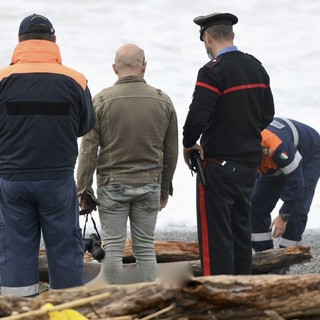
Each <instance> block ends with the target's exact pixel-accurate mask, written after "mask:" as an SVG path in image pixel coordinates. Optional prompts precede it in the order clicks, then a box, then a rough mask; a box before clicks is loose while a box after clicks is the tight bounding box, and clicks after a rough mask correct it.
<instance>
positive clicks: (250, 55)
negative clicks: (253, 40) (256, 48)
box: [246, 53, 262, 64]
mask: <svg viewBox="0 0 320 320" xmlns="http://www.w3.org/2000/svg"><path fill="white" fill-rule="evenodd" d="M246 55H247V56H249V57H251V58H253V59H254V60H256V61H258V62H259V63H260V64H262V63H261V61H260V60H258V59H257V58H256V57H255V56H253V55H252V54H249V53H246Z"/></svg>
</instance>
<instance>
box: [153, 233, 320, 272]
mask: <svg viewBox="0 0 320 320" xmlns="http://www.w3.org/2000/svg"><path fill="white" fill-rule="evenodd" d="M155 239H156V240H162V241H165V240H174V241H194V240H197V231H196V230H194V231H190V230H187V231H182V230H181V229H179V230H171V231H156V232H155ZM300 245H302V246H308V247H310V250H311V253H312V254H313V256H314V257H313V259H312V260H311V261H309V262H306V263H300V264H296V265H293V266H291V267H290V269H289V270H288V271H287V272H286V274H300V275H307V274H319V273H320V229H306V230H305V232H304V234H303V236H302V241H301V243H300ZM275 247H276V241H275Z"/></svg>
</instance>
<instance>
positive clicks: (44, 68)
mask: <svg viewBox="0 0 320 320" xmlns="http://www.w3.org/2000/svg"><path fill="white" fill-rule="evenodd" d="M28 73H52V74H62V75H65V76H68V77H70V78H72V79H73V80H74V81H76V82H77V83H78V84H79V85H80V86H81V87H82V89H83V90H85V89H86V87H87V79H86V78H85V77H84V75H82V74H81V73H80V72H77V71H75V70H73V69H70V68H68V67H66V66H63V65H61V64H54V63H17V64H14V65H11V66H9V67H7V68H5V69H2V70H1V72H0V81H1V80H2V79H3V78H6V77H9V76H10V75H12V74H28Z"/></svg>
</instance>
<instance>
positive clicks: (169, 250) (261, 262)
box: [39, 241, 313, 282]
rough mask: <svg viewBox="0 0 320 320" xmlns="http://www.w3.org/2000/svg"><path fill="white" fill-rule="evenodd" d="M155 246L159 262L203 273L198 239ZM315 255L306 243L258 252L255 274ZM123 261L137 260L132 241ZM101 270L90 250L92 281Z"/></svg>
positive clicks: (43, 271)
mask: <svg viewBox="0 0 320 320" xmlns="http://www.w3.org/2000/svg"><path fill="white" fill-rule="evenodd" d="M155 248H156V255H157V261H158V263H170V262H180V261H188V262H189V263H190V265H191V267H192V270H193V275H194V276H200V275H201V274H202V273H201V265H200V262H199V249H198V243H197V241H191V242H179V241H156V242H155ZM312 257H313V256H312V253H311V251H310V248H309V247H303V246H297V247H291V248H283V249H273V250H267V251H264V252H257V253H255V254H254V255H253V274H266V273H272V272H273V271H274V270H276V269H279V268H284V267H289V266H291V265H294V264H299V263H303V262H307V261H310V260H311V259H312ZM123 262H124V263H126V264H130V263H133V262H135V260H134V256H133V253H132V249H131V243H130V241H127V244H126V247H125V250H124V257H123ZM99 271H100V263H98V262H96V261H95V260H94V259H93V258H92V256H91V255H90V254H89V253H86V254H85V263H84V272H85V275H87V277H88V280H91V279H92V278H93V277H94V276H95V275H97V274H98V273H99ZM39 274H40V280H41V281H45V282H47V281H48V265H47V259H46V256H45V251H44V250H40V254H39Z"/></svg>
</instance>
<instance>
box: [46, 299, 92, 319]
mask: <svg viewBox="0 0 320 320" xmlns="http://www.w3.org/2000/svg"><path fill="white" fill-rule="evenodd" d="M43 308H44V309H45V310H48V314H49V319H50V320H88V318H86V317H85V316H83V315H82V314H81V313H80V312H78V311H76V310H73V309H64V310H61V311H54V310H53V311H50V309H53V308H54V306H53V304H51V303H46V304H45V305H44V306H43Z"/></svg>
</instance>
